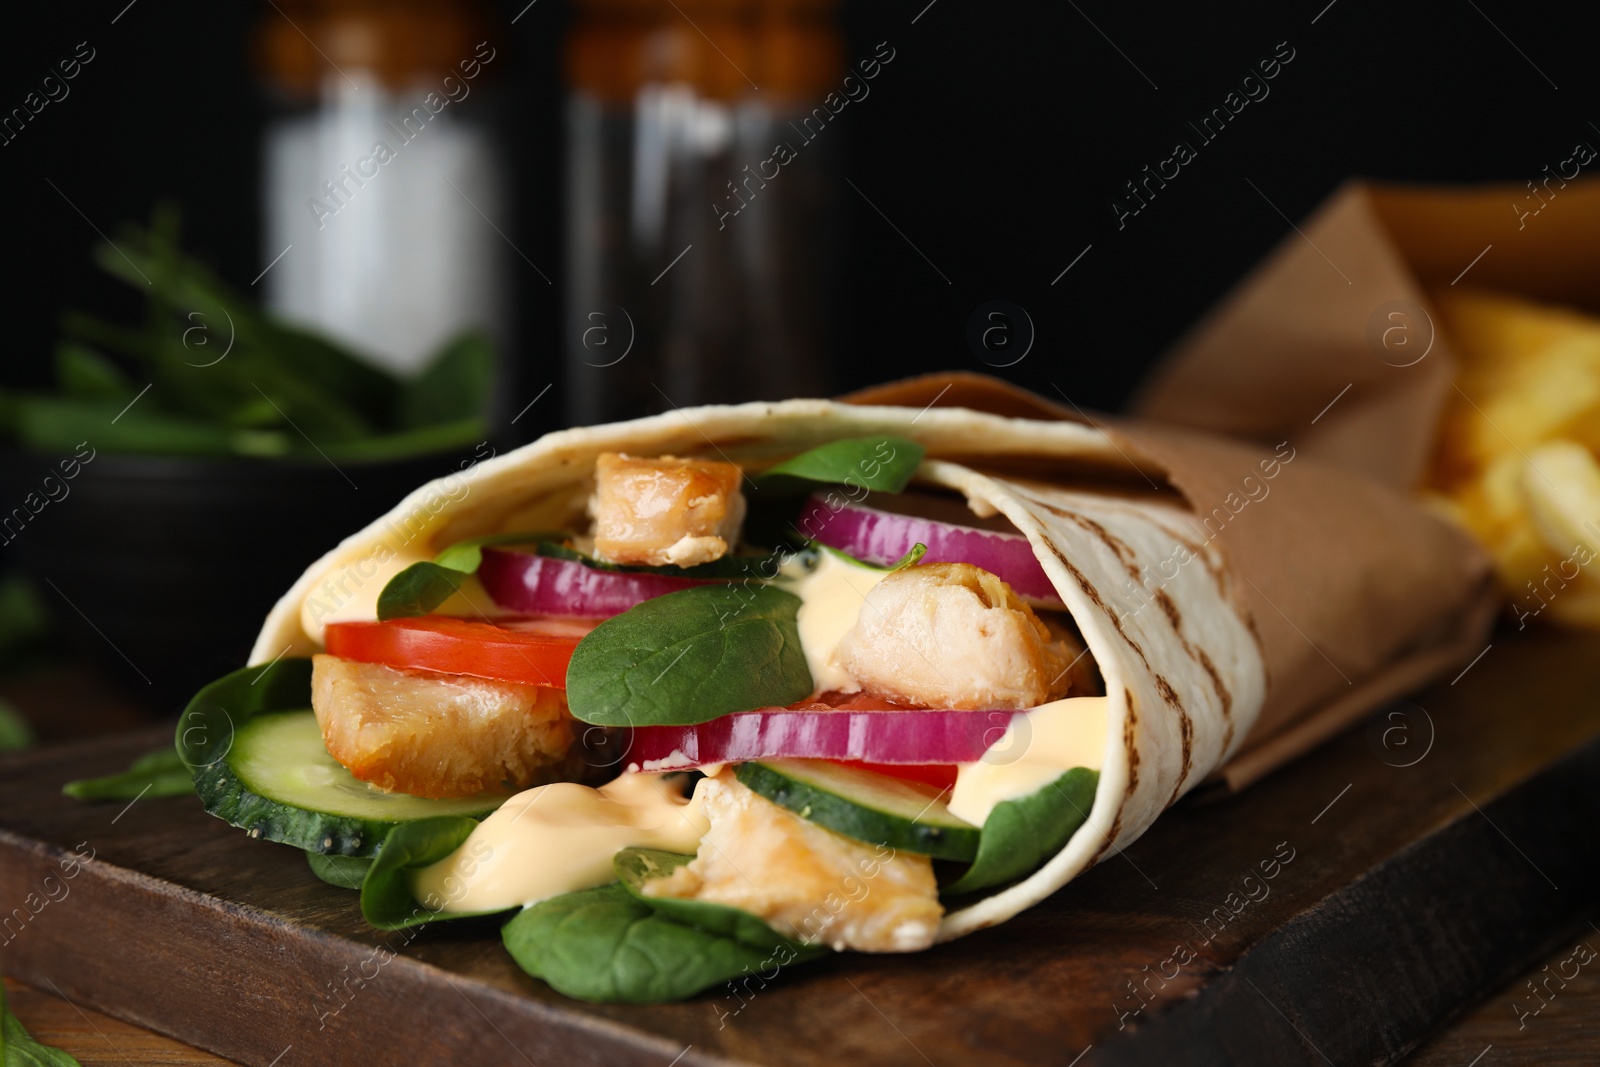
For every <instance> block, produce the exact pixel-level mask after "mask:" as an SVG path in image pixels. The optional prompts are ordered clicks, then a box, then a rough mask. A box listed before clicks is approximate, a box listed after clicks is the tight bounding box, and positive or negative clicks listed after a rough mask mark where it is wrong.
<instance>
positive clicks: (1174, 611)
mask: <svg viewBox="0 0 1600 1067" xmlns="http://www.w3.org/2000/svg"><path fill="white" fill-rule="evenodd" d="M1156 603H1157V604H1160V605H1161V610H1162V611H1163V612H1165V613H1166V616H1167V621H1168V622H1170V623H1172V630H1173V632H1174V633H1176V634H1177V635H1178V639H1179V640H1180V641H1183V646H1184V650H1185V651H1187V652H1188V653H1189V655H1191V656H1193V655H1194V652H1193V650H1192V649H1190V648H1189V642H1188V641H1186V640H1184V638H1183V616H1182V615H1180V614H1179V613H1178V605H1176V604H1174V603H1173V602H1172V598H1171V597H1169V596H1168V595H1167V591H1166V590H1165V589H1157V590H1156Z"/></svg>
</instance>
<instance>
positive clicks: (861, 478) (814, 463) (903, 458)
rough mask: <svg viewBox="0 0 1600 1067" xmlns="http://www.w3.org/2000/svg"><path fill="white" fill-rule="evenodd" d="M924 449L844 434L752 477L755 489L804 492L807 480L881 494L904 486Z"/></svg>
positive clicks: (889, 438)
mask: <svg viewBox="0 0 1600 1067" xmlns="http://www.w3.org/2000/svg"><path fill="white" fill-rule="evenodd" d="M926 452H927V449H925V448H923V447H922V446H921V445H919V444H917V443H916V442H915V441H913V440H911V439H910V438H907V437H899V436H896V435H894V434H880V435H877V436H874V437H847V438H844V439H843V440H839V441H830V442H828V443H827V444H825V445H821V446H819V447H817V448H813V449H811V450H810V451H809V452H802V453H800V454H799V455H798V456H795V457H793V458H792V459H788V460H785V461H784V462H782V463H780V464H778V465H777V466H776V467H770V468H768V469H767V470H765V471H763V472H762V473H761V474H758V475H757V476H756V477H755V483H756V487H757V489H762V490H766V489H770V490H774V491H777V492H803V491H804V490H805V489H807V488H808V487H809V485H808V483H816V482H820V483H825V484H833V485H847V486H850V487H851V488H859V489H870V490H873V491H876V492H883V493H898V492H901V491H902V490H904V489H905V487H906V485H907V483H909V482H910V481H911V476H912V475H913V474H915V473H916V470H917V467H918V466H920V465H921V463H922V457H923V456H924V455H925V454H926Z"/></svg>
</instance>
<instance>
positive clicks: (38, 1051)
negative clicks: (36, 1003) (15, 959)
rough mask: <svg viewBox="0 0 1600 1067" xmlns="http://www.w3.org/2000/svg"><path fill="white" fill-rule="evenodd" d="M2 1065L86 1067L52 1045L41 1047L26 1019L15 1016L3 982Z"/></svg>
mask: <svg viewBox="0 0 1600 1067" xmlns="http://www.w3.org/2000/svg"><path fill="white" fill-rule="evenodd" d="M0 1064H3V1065H4V1067H82V1065H81V1064H79V1063H78V1061H77V1060H75V1059H73V1058H72V1057H71V1056H69V1055H67V1054H66V1053H65V1052H62V1051H61V1050H60V1049H58V1048H53V1047H52V1046H50V1045H41V1044H40V1043H39V1042H37V1041H35V1040H34V1039H33V1035H32V1034H30V1033H28V1030H27V1028H26V1027H25V1026H23V1025H22V1020H21V1019H19V1018H17V1017H16V1016H15V1015H13V1014H11V1005H10V1004H9V1003H7V1001H6V987H5V984H4V983H0Z"/></svg>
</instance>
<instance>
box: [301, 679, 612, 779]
mask: <svg viewBox="0 0 1600 1067" xmlns="http://www.w3.org/2000/svg"><path fill="white" fill-rule="evenodd" d="M311 707H312V710H314V711H315V712H316V715H317V723H318V725H319V726H321V727H322V740H323V743H324V744H326V745H327V746H328V752H329V753H330V754H331V755H332V756H333V758H334V759H336V760H338V761H339V762H340V763H342V764H344V766H345V767H346V768H347V769H348V770H349V771H350V773H351V774H353V775H355V776H356V777H357V778H360V779H361V780H362V781H364V782H370V783H372V784H373V785H375V786H378V787H379V788H380V789H388V790H392V791H396V792H401V793H410V794H412V795H413V796H419V797H468V796H472V795H474V794H476V793H481V792H483V791H485V790H488V789H496V788H514V789H522V788H526V787H527V786H531V785H537V784H540V783H542V782H547V781H553V780H556V779H561V778H567V777H571V776H572V775H571V773H570V772H571V771H572V770H573V768H572V767H571V764H572V763H573V762H574V760H575V759H576V758H577V754H576V753H575V751H574V748H573V738H574V734H575V729H574V723H575V721H576V720H574V719H573V718H572V716H571V715H570V714H569V713H568V711H567V701H566V690H564V689H551V688H549V687H546V686H532V685H523V684H520V683H517V682H491V681H488V680H486V679H483V678H469V677H465V676H462V675H453V674H433V673H428V672H423V671H401V670H395V669H394V668H392V667H384V666H381V665H379V664H375V663H357V662H355V661H354V660H347V659H340V658H339V657H337V656H327V655H320V656H314V657H312V661H311ZM577 762H579V763H580V764H581V760H578V761H577ZM577 769H579V770H581V769H582V767H581V766H580V767H578V768H577Z"/></svg>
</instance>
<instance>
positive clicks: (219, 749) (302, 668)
mask: <svg viewBox="0 0 1600 1067" xmlns="http://www.w3.org/2000/svg"><path fill="white" fill-rule="evenodd" d="M310 702H311V660H310V659H309V658H300V657H286V658H284V659H280V660H276V661H274V662H272V663H265V664H260V665H258V666H255V667H243V668H241V669H239V670H236V671H234V672H232V673H231V674H224V675H223V676H222V677H221V678H218V679H217V680H216V681H214V682H210V683H207V684H206V685H205V686H203V687H202V688H201V689H200V691H199V692H198V693H196V694H195V695H194V696H193V697H192V698H190V700H189V704H188V706H187V707H185V708H184V709H183V714H182V715H180V716H178V732H177V740H176V746H177V749H178V758H179V759H180V760H181V761H182V762H183V763H184V765H185V766H187V767H189V768H191V769H192V770H200V769H202V768H205V767H211V766H213V765H214V764H216V763H217V761H219V760H221V759H222V758H223V757H224V756H226V755H227V754H228V750H229V749H230V748H232V747H233V735H234V731H235V730H237V729H238V728H239V727H240V726H243V725H244V723H245V721H246V720H247V719H250V718H252V717H253V716H256V715H259V714H262V713H263V712H269V711H284V710H286V709H289V708H303V707H305V706H306V705H307V704H309V703H310Z"/></svg>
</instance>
